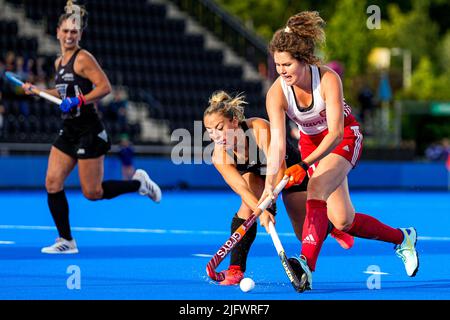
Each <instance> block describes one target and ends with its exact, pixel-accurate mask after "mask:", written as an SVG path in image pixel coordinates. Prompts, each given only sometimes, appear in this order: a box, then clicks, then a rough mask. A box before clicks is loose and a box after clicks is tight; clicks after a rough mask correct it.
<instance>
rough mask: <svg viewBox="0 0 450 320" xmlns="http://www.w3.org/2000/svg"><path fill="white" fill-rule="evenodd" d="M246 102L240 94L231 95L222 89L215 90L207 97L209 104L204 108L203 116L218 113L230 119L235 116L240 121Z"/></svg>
mask: <svg viewBox="0 0 450 320" xmlns="http://www.w3.org/2000/svg"><path fill="white" fill-rule="evenodd" d="M246 104H247V102H246V101H245V97H244V96H243V95H241V94H238V95H236V96H235V97H231V96H230V95H229V94H228V93H226V92H225V91H223V90H221V91H216V92H214V93H213V94H212V95H211V97H210V98H209V106H208V107H207V108H206V110H205V112H204V114H203V117H205V116H207V115H209V114H213V113H220V114H222V115H223V116H224V117H226V118H228V119H230V120H233V118H236V119H238V121H239V122H241V121H244V119H245V115H244V109H245V107H244V105H246Z"/></svg>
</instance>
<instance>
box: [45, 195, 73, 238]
mask: <svg viewBox="0 0 450 320" xmlns="http://www.w3.org/2000/svg"><path fill="white" fill-rule="evenodd" d="M47 203H48V207H49V209H50V212H51V214H52V217H53V221H54V222H55V225H56V229H58V233H59V236H60V237H61V238H64V239H66V240H69V241H70V240H72V234H71V232H70V223H69V204H68V203H67V198H66V193H65V192H64V190H61V191H60V192H57V193H47Z"/></svg>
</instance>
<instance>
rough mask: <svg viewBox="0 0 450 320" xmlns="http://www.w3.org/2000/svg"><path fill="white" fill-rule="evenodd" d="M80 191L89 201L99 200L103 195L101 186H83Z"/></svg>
mask: <svg viewBox="0 0 450 320" xmlns="http://www.w3.org/2000/svg"><path fill="white" fill-rule="evenodd" d="M82 191H83V195H84V197H85V198H86V199H88V200H91V201H95V200H99V199H101V198H102V196H103V190H102V189H101V188H92V189H88V188H83V189H82Z"/></svg>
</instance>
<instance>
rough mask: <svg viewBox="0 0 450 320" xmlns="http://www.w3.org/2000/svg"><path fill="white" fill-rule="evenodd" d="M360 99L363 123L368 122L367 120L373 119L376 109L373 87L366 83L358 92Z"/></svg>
mask: <svg viewBox="0 0 450 320" xmlns="http://www.w3.org/2000/svg"><path fill="white" fill-rule="evenodd" d="M358 101H359V105H360V108H361V109H360V115H359V116H360V119H361V121H362V122H363V123H365V122H366V120H369V121H370V119H372V116H373V111H374V109H375V102H374V94H373V91H372V89H370V87H369V86H368V85H367V84H365V85H364V86H363V87H362V88H361V90H359V93H358Z"/></svg>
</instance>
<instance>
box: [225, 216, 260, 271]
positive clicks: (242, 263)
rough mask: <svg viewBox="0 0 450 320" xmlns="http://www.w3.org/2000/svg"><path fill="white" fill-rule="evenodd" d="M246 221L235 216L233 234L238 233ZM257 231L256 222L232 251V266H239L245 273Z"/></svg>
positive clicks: (232, 225) (232, 224)
mask: <svg viewBox="0 0 450 320" xmlns="http://www.w3.org/2000/svg"><path fill="white" fill-rule="evenodd" d="M244 221H245V219H241V218H239V217H238V216H237V215H235V216H234V217H233V220H232V221H231V233H233V232H234V231H236V229H237V228H239V226H240V225H241V224H243V223H244ZM256 229H257V227H256V222H255V223H253V225H252V226H251V227H250V229H249V230H248V231H247V233H246V234H245V235H244V237H243V238H242V239H241V241H239V242H238V244H236V246H235V247H234V248H233V250H231V259H230V265H231V266H239V267H240V268H241V271H242V272H245V270H246V268H247V256H248V252H249V251H250V247H251V246H252V243H253V241H255V238H256Z"/></svg>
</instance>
